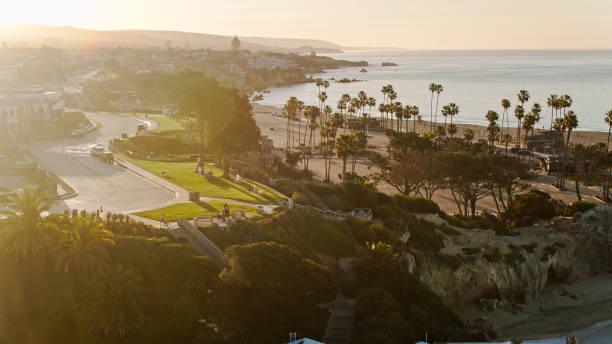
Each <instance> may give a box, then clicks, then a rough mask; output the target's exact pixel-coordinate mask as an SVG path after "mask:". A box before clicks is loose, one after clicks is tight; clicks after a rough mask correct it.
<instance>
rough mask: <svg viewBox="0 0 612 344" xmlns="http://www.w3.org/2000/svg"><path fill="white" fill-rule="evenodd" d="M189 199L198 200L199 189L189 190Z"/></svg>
mask: <svg viewBox="0 0 612 344" xmlns="http://www.w3.org/2000/svg"><path fill="white" fill-rule="evenodd" d="M189 200H190V201H192V202H198V201H199V200H200V191H189Z"/></svg>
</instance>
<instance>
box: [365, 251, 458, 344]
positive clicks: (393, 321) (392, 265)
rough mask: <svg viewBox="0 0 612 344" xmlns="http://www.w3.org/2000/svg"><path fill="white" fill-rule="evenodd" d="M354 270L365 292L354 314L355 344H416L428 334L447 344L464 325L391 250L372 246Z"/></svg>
mask: <svg viewBox="0 0 612 344" xmlns="http://www.w3.org/2000/svg"><path fill="white" fill-rule="evenodd" d="M354 271H355V275H356V280H357V283H358V289H360V290H361V291H360V293H359V294H358V295H359V297H358V299H357V307H356V310H355V334H356V335H355V336H354V338H355V340H356V341H357V343H372V342H376V343H414V342H416V341H418V340H422V339H423V336H424V334H425V333H426V332H427V333H429V335H430V339H431V340H434V341H444V340H447V339H449V338H447V335H448V333H449V332H448V330H452V329H453V328H455V327H458V326H461V320H460V319H459V317H457V315H456V314H455V313H454V312H453V310H452V309H450V308H448V307H447V306H445V305H444V303H443V302H442V301H441V300H440V298H439V297H438V296H437V295H436V294H435V293H433V292H432V291H431V290H429V288H427V287H426V286H425V285H423V284H422V283H421V282H419V281H418V279H417V278H416V277H414V276H412V275H411V274H410V273H408V272H407V271H406V269H405V268H404V267H403V265H402V264H401V262H400V259H399V255H398V254H397V253H395V252H394V250H393V247H391V246H390V245H386V244H382V243H371V244H370V245H369V246H368V248H367V249H366V250H365V251H364V252H363V253H362V254H361V255H360V256H359V257H358V259H357V260H356V261H355V263H354ZM457 337H461V336H455V338H453V339H457ZM464 339H466V338H464Z"/></svg>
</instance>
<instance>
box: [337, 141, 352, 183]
mask: <svg viewBox="0 0 612 344" xmlns="http://www.w3.org/2000/svg"><path fill="white" fill-rule="evenodd" d="M353 138H354V136H353V135H350V134H342V135H340V137H338V140H336V156H337V157H338V158H339V159H341V160H342V178H343V179H344V177H345V176H346V162H347V160H348V158H349V157H350V156H351V155H352V154H353V153H352V152H353V146H354V144H353Z"/></svg>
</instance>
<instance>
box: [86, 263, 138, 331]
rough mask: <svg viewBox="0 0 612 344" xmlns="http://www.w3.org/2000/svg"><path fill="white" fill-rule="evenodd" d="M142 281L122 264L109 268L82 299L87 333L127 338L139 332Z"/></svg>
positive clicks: (89, 287)
mask: <svg viewBox="0 0 612 344" xmlns="http://www.w3.org/2000/svg"><path fill="white" fill-rule="evenodd" d="M143 287H144V285H143V280H142V278H141V277H140V276H138V274H137V273H136V272H135V271H134V270H132V269H130V268H126V267H125V266H122V265H115V266H112V267H111V268H110V269H109V270H107V272H106V273H105V274H103V275H101V276H99V277H98V278H96V279H95V280H93V281H92V282H91V283H90V284H89V285H88V286H87V288H86V289H85V291H84V296H83V297H82V298H81V304H80V308H81V316H82V318H83V321H84V323H85V324H86V326H87V328H88V331H87V332H88V333H97V334H102V335H105V336H111V337H119V338H122V337H127V336H128V335H133V334H135V333H139V332H141V331H142V327H143V325H144V323H145V320H146V317H145V315H144V314H143V312H142V310H143V300H142V298H141V295H142V290H143Z"/></svg>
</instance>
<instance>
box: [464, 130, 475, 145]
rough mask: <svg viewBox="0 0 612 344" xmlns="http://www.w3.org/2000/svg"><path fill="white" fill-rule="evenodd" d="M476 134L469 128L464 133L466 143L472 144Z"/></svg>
mask: <svg viewBox="0 0 612 344" xmlns="http://www.w3.org/2000/svg"><path fill="white" fill-rule="evenodd" d="M474 137H475V134H474V130H472V129H470V128H467V129H465V130H464V131H463V138H464V139H465V141H466V142H471V141H472V140H474Z"/></svg>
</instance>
